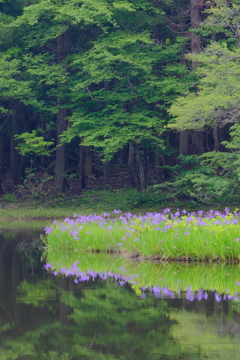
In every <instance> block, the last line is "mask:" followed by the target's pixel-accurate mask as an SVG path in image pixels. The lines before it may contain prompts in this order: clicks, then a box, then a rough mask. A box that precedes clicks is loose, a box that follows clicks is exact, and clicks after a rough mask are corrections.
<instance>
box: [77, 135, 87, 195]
mask: <svg viewBox="0 0 240 360" xmlns="http://www.w3.org/2000/svg"><path fill="white" fill-rule="evenodd" d="M80 141H81V140H80ZM85 163H86V147H85V146H82V145H80V147H79V179H80V188H81V189H85V187H86V172H85Z"/></svg>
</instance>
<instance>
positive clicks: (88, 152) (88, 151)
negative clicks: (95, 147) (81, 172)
mask: <svg viewBox="0 0 240 360" xmlns="http://www.w3.org/2000/svg"><path fill="white" fill-rule="evenodd" d="M85 149H86V151H85V155H86V161H85V174H86V176H87V177H91V176H92V175H93V166H92V151H91V146H86V147H85Z"/></svg>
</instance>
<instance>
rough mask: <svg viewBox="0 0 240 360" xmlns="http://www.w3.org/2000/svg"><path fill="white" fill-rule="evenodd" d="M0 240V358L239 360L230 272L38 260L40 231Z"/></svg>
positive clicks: (238, 314) (238, 321) (101, 260)
mask: <svg viewBox="0 0 240 360" xmlns="http://www.w3.org/2000/svg"><path fill="white" fill-rule="evenodd" d="M0 241H1V251H0V270H1V271H0V333H1V337H0V360H6V359H9V360H13V359H19V360H23V359H38V360H39V359H52V360H55V359H56V360H57V359H58V360H59V359H60V360H75V359H89V360H95V359H96V360H101V359H104V360H108V359H109V360H110V359H111V360H113V359H121V360H123V359H129V360H131V359H135V360H138V359H143V360H146V359H149V360H155V359H156V360H163V359H165V360H168V359H174V360H175V359H191V360H192V359H224V360H225V359H231V360H235V359H239V351H240V345H239V335H240V305H239V304H240V303H239V300H238V295H239V294H238V293H237V291H236V289H238V285H237V284H238V282H239V281H240V275H239V269H238V268H237V266H236V267H235V266H234V267H233V266H230V267H224V266H220V267H217V266H216V265H214V266H213V267H210V266H209V267H208V268H205V267H203V266H201V265H200V266H198V267H197V266H187V265H185V266H181V265H179V264H175V265H174V264H172V265H171V266H170V267H168V266H167V265H164V266H163V265H161V264H159V263H154V264H152V263H149V262H146V263H144V264H141V263H132V262H129V261H127V260H126V259H121V258H111V259H110V260H107V257H104V256H102V257H101V256H99V257H98V258H96V257H88V256H85V257H82V256H81V255H80V254H76V253H75V254H74V255H73V254H64V255H63V254H55V255H54V256H55V257H54V256H53V254H45V259H46V261H45V260H44V261H42V259H41V258H42V250H39V244H40V243H39V232H38V231H36V232H24V231H11V232H10V231H8V232H2V233H1V235H0ZM48 256H51V262H52V264H53V263H54V261H55V263H56V264H55V265H56V266H55V267H57V266H58V267H59V269H57V270H58V271H56V268H55V269H52V268H50V267H48V266H47V268H45V266H46V263H47V264H49V260H50V258H48ZM78 261H79V262H78ZM74 263H75V264H74ZM57 264H59V265H57ZM71 264H74V267H72V266H73V265H71ZM75 268H78V269H81V271H80V270H79V271H78V273H75V274H71V272H70V270H69V269H72V273H73V272H74V269H75ZM83 268H84V269H83ZM61 269H64V271H61ZM104 269H105V271H104ZM67 271H69V272H67ZM83 271H85V272H86V273H85V275H84V272H83ZM53 272H55V275H54V274H53ZM57 273H58V274H57ZM198 273H200V274H201V276H198V275H197V274H198ZM130 274H132V276H130ZM204 274H208V279H205V280H204V281H202V280H201V279H202V277H206V276H207V275H206V276H205V275H204ZM210 274H213V275H211V276H210ZM136 275H137V276H136ZM84 276H86V279H85V280H84ZM238 276H239V279H238ZM128 279H129V281H128ZM194 279H195V280H194ZM214 279H215V284H216V286H214ZM219 279H225V280H221V281H220V280H219ZM207 280H209V281H207ZM209 283H210V285H209ZM143 284H145V287H144V286H143ZM200 285H201V286H200ZM188 286H190V287H189V288H188ZM194 286H195V287H194ZM227 287H228V288H227ZM210 288H211V289H210ZM224 288H225V292H224V290H223V289H224ZM184 289H185V290H184Z"/></svg>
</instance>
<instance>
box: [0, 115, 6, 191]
mask: <svg viewBox="0 0 240 360" xmlns="http://www.w3.org/2000/svg"><path fill="white" fill-rule="evenodd" d="M1 126H3V118H2V117H0V195H2V194H3V180H4V173H5V146H6V144H5V137H6V136H5V134H3V132H2V129H1Z"/></svg>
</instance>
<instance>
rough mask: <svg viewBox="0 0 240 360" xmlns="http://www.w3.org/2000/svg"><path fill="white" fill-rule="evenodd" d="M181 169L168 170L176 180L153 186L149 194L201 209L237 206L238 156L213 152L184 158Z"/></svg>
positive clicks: (175, 167) (178, 166)
mask: <svg viewBox="0 0 240 360" xmlns="http://www.w3.org/2000/svg"><path fill="white" fill-rule="evenodd" d="M180 159H181V165H177V166H174V167H168V169H169V170H170V171H172V172H174V174H173V180H172V181H167V182H164V183H162V184H157V185H152V186H150V187H149V189H148V192H153V193H155V194H159V195H160V196H162V197H163V198H164V197H165V199H169V200H170V201H174V199H175V200H176V199H178V201H181V200H185V201H191V202H193V203H195V204H196V205H197V204H202V205H214V204H215V205H216V204H220V205H223V206H224V205H226V204H229V205H230V204H231V205H238V202H239V197H238V193H239V191H240V188H239V182H238V170H237V168H236V167H233V163H235V161H237V154H235V153H229V152H216V151H211V152H207V153H204V154H203V155H201V156H197V155H190V156H181V157H180Z"/></svg>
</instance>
